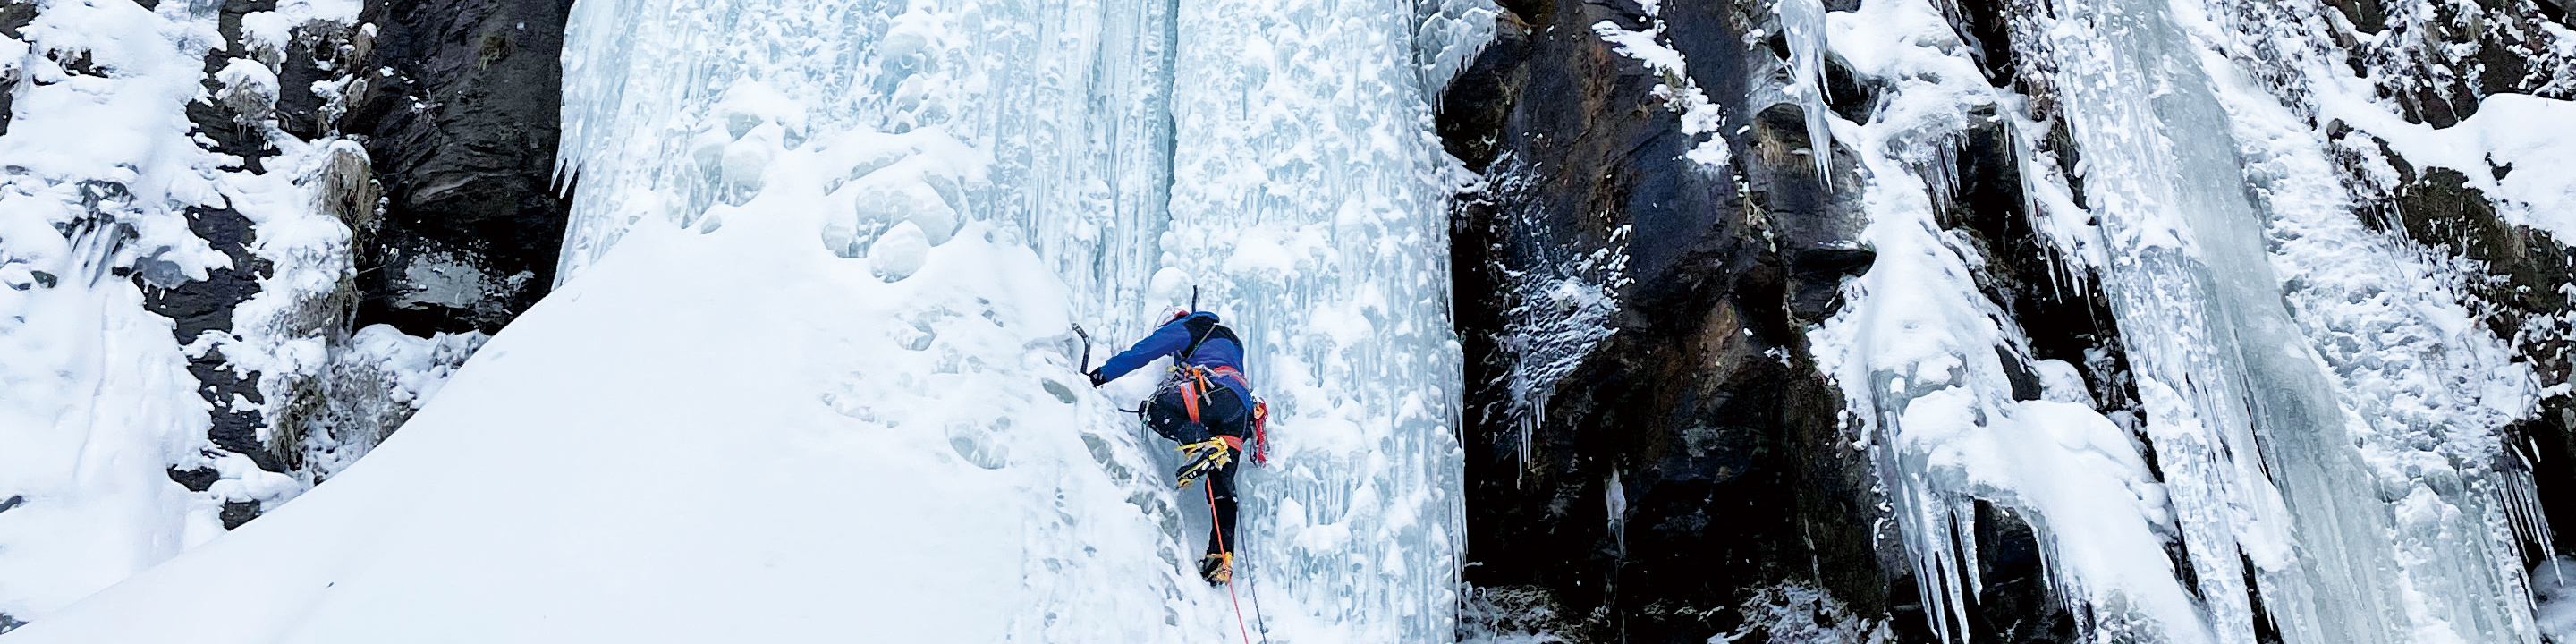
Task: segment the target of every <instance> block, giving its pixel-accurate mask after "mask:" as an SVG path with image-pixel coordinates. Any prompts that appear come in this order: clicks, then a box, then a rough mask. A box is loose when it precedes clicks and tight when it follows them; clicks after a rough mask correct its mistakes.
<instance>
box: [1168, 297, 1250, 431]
mask: <svg viewBox="0 0 2576 644" xmlns="http://www.w3.org/2000/svg"><path fill="white" fill-rule="evenodd" d="M1220 337H1221V338H1225V339H1227V340H1232V341H1234V344H1235V346H1238V347H1240V346H1243V340H1242V339H1240V338H1236V337H1234V330H1233V329H1228V328H1226V327H1225V326H1224V325H1221V324H1217V323H1215V322H1209V323H1207V327H1206V328H1204V329H1200V330H1198V332H1196V333H1193V334H1191V336H1190V345H1189V346H1187V347H1183V348H1181V356H1180V360H1176V361H1174V364H1176V365H1183V366H1176V367H1174V373H1173V374H1172V378H1173V379H1175V380H1177V381H1179V383H1180V387H1181V400H1182V402H1183V404H1184V405H1187V406H1188V408H1189V412H1190V422H1193V423H1197V422H1199V402H1200V401H1202V400H1204V399H1206V397H1207V395H1208V393H1209V392H1211V391H1214V390H1215V389H1216V387H1217V386H1218V385H1217V384H1216V383H1215V382H1214V380H1215V379H1216V378H1233V379H1234V381H1235V382H1236V383H1240V384H1242V385H1243V389H1244V391H1251V390H1252V379H1251V378H1248V377H1245V376H1244V375H1243V372H1241V371H1236V370H1234V369H1232V368H1228V367H1205V366H1198V365H1189V364H1187V362H1188V360H1189V359H1190V356H1191V355H1193V354H1196V353H1198V350H1199V344H1201V343H1204V342H1207V341H1208V340H1209V339H1210V338H1220ZM1251 402H1252V446H1251V447H1250V448H1248V450H1247V451H1250V452H1252V464H1254V465H1264V466H1266V465H1269V464H1270V436H1269V432H1268V431H1267V430H1268V425H1269V424H1270V403H1269V402H1268V401H1264V400H1262V399H1261V397H1260V396H1253V397H1252V401H1251Z"/></svg>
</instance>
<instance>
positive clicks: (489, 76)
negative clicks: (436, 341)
mask: <svg viewBox="0 0 2576 644" xmlns="http://www.w3.org/2000/svg"><path fill="white" fill-rule="evenodd" d="M567 5H568V3H564V2H561V1H560V0H433V1H429V2H417V3H410V2H403V3H385V2H370V3H368V6H367V9H366V12H365V13H364V14H362V15H361V17H360V20H361V22H364V23H368V24H373V25H375V26H376V27H377V29H378V35H377V36H376V38H375V44H374V47H373V50H372V52H371V55H370V56H369V57H367V58H366V59H365V60H363V61H361V62H360V63H359V69H360V70H362V71H367V72H370V73H369V74H366V75H367V76H370V77H371V81H370V82H371V83H372V85H371V88H370V90H369V91H368V93H367V94H366V95H365V96H364V98H362V99H360V100H357V101H355V102H354V104H352V105H351V106H350V108H349V113H348V115H347V117H346V121H345V123H344V125H345V129H346V131H348V132H350V133H351V134H357V135H363V136H365V137H366V145H367V152H368V154H369V156H371V157H372V158H373V159H374V161H375V168H376V171H377V172H378V173H379V174H380V176H382V177H383V181H384V196H385V202H384V219H383V223H382V226H381V229H380V230H378V231H377V233H376V235H375V236H374V238H373V239H371V240H369V241H368V242H366V243H363V244H361V246H360V248H359V251H358V266H359V271H360V274H359V277H358V288H359V289H360V290H361V291H362V292H363V294H364V295H363V296H362V297H361V298H360V299H359V302H358V313H357V320H358V324H359V325H360V326H364V325H367V324H375V323H386V324H392V325H394V326H396V327H398V328H401V329H402V330H403V331H405V332H407V333H411V334H414V335H427V334H430V333H432V332H461V331H472V330H481V331H484V332H486V333H489V332H493V331H498V330H499V329H500V327H501V325H502V324H503V323H506V322H508V321H509V320H510V318H511V317H513V316H516V315H517V314H518V312H519V311H523V310H526V309H527V307H528V306H530V305H532V304H535V303H536V300H537V299H538V298H539V297H542V296H544V295H545V293H546V291H547V289H548V287H549V286H550V285H552V284H553V282H554V268H555V257H556V255H557V253H558V250H559V247H560V246H561V245H562V243H563V231H564V221H565V217H566V214H567V213H568V212H569V209H570V206H571V200H570V199H569V193H559V192H558V191H556V190H555V189H554V187H553V185H552V183H553V176H554V156H555V143H556V139H557V135H558V129H559V127H560V126H559V124H558V121H559V119H560V118H561V109H562V106H561V94H562V80H561V73H562V70H561V67H560V65H559V63H558V61H559V56H560V52H561V51H562V49H563V26H564V14H565V11H566V10H567V8H568V7H567Z"/></svg>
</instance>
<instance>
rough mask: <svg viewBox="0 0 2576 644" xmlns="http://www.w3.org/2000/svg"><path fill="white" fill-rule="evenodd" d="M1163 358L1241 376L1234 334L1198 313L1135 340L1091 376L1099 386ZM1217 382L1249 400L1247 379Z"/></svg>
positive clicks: (1238, 344) (1239, 344) (1208, 315)
mask: <svg viewBox="0 0 2576 644" xmlns="http://www.w3.org/2000/svg"><path fill="white" fill-rule="evenodd" d="M1163 356H1173V357H1174V359H1175V360H1178V361H1179V363H1180V364H1182V365H1194V366H1201V367H1208V368H1211V369H1218V370H1220V373H1222V372H1223V371H1233V372H1235V373H1236V374H1240V373H1242V372H1243V341H1242V340H1239V339H1236V338H1235V337H1234V330H1232V329H1228V328H1226V327H1225V325H1223V324H1218V323H1217V320H1216V314H1215V313H1209V312H1206V311H1200V312H1197V313H1192V314H1189V315H1185V316H1182V317H1179V318H1176V319H1173V320H1172V321H1170V322H1165V323H1163V326H1162V327H1161V328H1157V329H1154V333H1153V335H1148V336H1145V339H1143V340H1137V341H1136V346H1133V347H1129V348H1128V349H1127V351H1125V352H1123V353H1120V354H1118V356H1117V357H1113V358H1110V359H1109V361H1108V362H1104V363H1101V365H1100V371H1098V372H1097V373H1095V374H1094V376H1095V378H1097V379H1098V380H1099V381H1101V382H1107V381H1110V380H1116V379H1118V377H1119V376H1124V375H1127V372H1130V371H1135V370H1136V369H1137V368H1138V367H1143V366H1145V363H1148V362H1153V361H1154V359H1155V358H1160V357H1163ZM1216 381H1217V382H1219V383H1223V384H1224V385H1225V388H1227V389H1232V390H1234V393H1235V395H1236V396H1240V398H1238V400H1247V401H1248V400H1252V383H1251V380H1250V379H1249V378H1248V377H1243V376H1237V377H1231V378H1217V379H1216Z"/></svg>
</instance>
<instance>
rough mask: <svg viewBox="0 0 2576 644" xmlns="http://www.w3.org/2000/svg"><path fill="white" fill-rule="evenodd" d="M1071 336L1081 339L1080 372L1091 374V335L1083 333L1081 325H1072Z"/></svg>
mask: <svg viewBox="0 0 2576 644" xmlns="http://www.w3.org/2000/svg"><path fill="white" fill-rule="evenodd" d="M1073 335H1074V336H1076V337H1080V338H1082V372H1083V373H1091V334H1089V333H1084V332H1083V331H1082V325H1080V324H1076V325H1073Z"/></svg>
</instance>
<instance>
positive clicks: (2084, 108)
mask: <svg viewBox="0 0 2576 644" xmlns="http://www.w3.org/2000/svg"><path fill="white" fill-rule="evenodd" d="M2068 10H2069V13H2068V15H2067V16H2066V17H2065V18H2064V19H2063V20H2064V23H2063V24H2061V25H2060V26H2059V28H2057V29H2054V30H2052V31H2051V32H2050V33H2051V35H2052V37H2053V39H2054V40H2053V42H2052V45H2053V46H2054V48H2055V50H2056V52H2055V53H2056V55H2057V56H2059V60H2058V61H2057V62H2058V64H2059V65H2060V66H2061V68H2062V70H2063V73H2062V74H2061V75H2060V76H2059V77H2058V83H2059V84H2060V88H2061V90H2062V91H2063V94H2064V97H2065V108H2064V109H2065V111H2066V114H2067V115H2068V119H2069V121H2070V124H2071V125H2072V126H2073V130H2074V132H2075V136H2076V138H2077V140H2078V141H2079V142H2080V143H2081V144H2082V146H2083V149H2084V150H2085V163H2086V164H2087V165H2088V166H2089V167H2090V168H2091V169H2090V171H2089V172H2087V173H2085V177H2086V179H2087V181H2086V185H2085V189H2086V191H2087V195H2088V196H2089V197H2091V205H2092V212H2093V213H2094V214H2096V215H2098V216H2100V217H2101V220H2102V223H2103V227H2104V235H2105V236H2106V237H2107V238H2108V240H2109V242H2110V248H2109V250H2108V252H2109V253H2110V254H2111V259H2110V260H2109V261H2108V265H2107V266H2102V267H2099V269H2100V270H2101V272H2102V273H2103V275H2104V277H2103V279H2104V281H2105V285H2106V286H2107V287H2108V290H2109V292H2110V294H2111V300H2112V306H2113V309H2114V312H2115V313H2116V314H2117V315H2118V317H2119V318H2120V319H2121V321H2122V329H2123V338H2122V339H2123V341H2124V342H2125V343H2126V344H2127V346H2129V347H2130V348H2131V351H2132V352H2131V354H2130V355H2131V360H2132V365H2133V367H2134V368H2135V370H2136V377H2137V379H2138V386H2139V390H2140V394H2141V396H2142V398H2143V399H2144V400H2143V401H2142V402H2143V403H2144V404H2145V406H2146V421H2147V426H2146V432H2147V433H2148V435H2149V436H2150V437H2151V438H2152V439H2153V440H2154V442H2155V446H2156V450H2157V453H2158V455H2159V457H2160V460H2161V462H2162V465H2163V469H2164V473H2165V475H2166V482H2167V485H2168V487H2169V489H2170V490H2171V492H2172V498H2173V502H2174V510H2175V512H2176V515H2177V517H2176V518H2177V520H2178V522H2179V525H2180V528H2181V532H2182V535H2183V541H2184V544H2185V546H2186V547H2187V549H2188V551H2189V552H2190V555H2191V560H2190V561H2189V565H2191V566H2192V567H2193V568H2194V569H2195V570H2196V572H2197V578H2198V579H2199V581H2200V584H2201V588H2200V591H2201V596H2202V597H2203V598H2204V600H2205V601H2206V602H2207V605H2206V607H2207V610H2208V612H2209V616H2210V620H2211V623H2212V625H2213V626H2215V627H2216V631H2217V633H2218V635H2219V638H2220V641H2222V642H2231V643H2233V642H2252V641H2253V638H2254V629H2255V627H2256V625H2255V619H2256V616H2255V614H2254V608H2255V607H2254V606H2252V605H2250V604H2249V603H2248V602H2247V601H2246V598H2247V589H2246V588H2244V583H2245V581H2244V580H2246V579H2248V578H2250V579H2253V580H2254V581H2255V583H2256V584H2257V585H2258V586H2259V598H2260V599H2261V601H2262V606H2261V607H2262V608H2263V609H2264V610H2265V612H2266V613H2267V616H2268V617H2269V618H2270V619H2271V620H2272V621H2273V622H2274V623H2276V624H2278V626H2279V629H2280V632H2282V633H2283V634H2284V636H2285V637H2289V638H2292V639H2291V641H2294V642H2319V643H2323V642H2408V641H2464V642H2531V641H2536V635H2535V634H2534V632H2533V630H2532V626H2531V624H2530V617H2529V612H2528V610H2527V605H2526V603H2525V601H2524V600H2523V599H2522V598H2523V597H2524V594H2523V590H2522V580H2521V579H2520V576H2521V575H2520V570H2519V565H2518V562H2512V561H2506V560H2504V559H2510V558H2511V557H2512V556H2513V552H2514V550H2513V547H2514V546H2513V543H2512V541H2511V539H2510V537H2509V536H2507V535H2505V534H2504V533H2503V532H2502V529H2503V526H2504V521H2503V518H2502V516H2501V514H2500V513H2499V510H2498V508H2497V507H2495V506H2496V504H2495V503H2494V501H2493V498H2492V495H2493V494H2494V493H2495V490H2496V485H2495V483H2494V482H2492V481H2488V480H2486V479H2485V478H2484V477H2483V476H2482V475H2481V474H2480V472H2481V471H2482V470H2481V468H2485V467H2490V466H2491V464H2492V463H2493V462H2494V460H2493V453H2492V451H2491V450H2492V448H2491V447H2490V448H2487V449H2488V450H2489V451H2488V452H2487V457H2488V458H2487V460H2486V461H2484V462H2477V461H2474V460H2472V459H2457V460H2453V461H2451V462H2450V463H2447V464H2444V465H2442V466H2440V467H2437V468H2431V470H2437V471H2427V470H2422V469H2419V470H2417V472H2416V473H2415V474H2414V475H2412V476H2395V477H2391V476H2388V475H2386V474H2385V473H2382V472H2380V471H2378V470H2374V464H2373V463H2372V462H2371V461H2372V460H2374V458H2375V455H2374V454H2373V453H2372V452H2371V451H2369V450H2371V449H2372V448H2373V446H2374V443H2373V441H2372V440H2370V437H2371V435H2373V434H2374V433H2375V430H2374V429H2373V428H2372V427H2371V426H2370V424H2369V423H2367V422H2365V421H2363V420H2362V418H2361V416H2360V415H2359V414H2357V413H2356V410H2355V404H2356V403H2355V402H2353V401H2351V400H2348V399H2347V393H2346V392H2345V391H2344V390H2343V389H2342V388H2340V387H2339V385H2338V382H2337V381H2336V380H2335V378H2334V377H2332V376H2331V375H2330V374H2328V373H2326V372H2324V371H2321V370H2320V369H2319V366H2320V365H2321V363H2322V362H2325V361H2323V360H2321V359H2320V357H2319V356H2318V355H2317V354H2316V353H2315V351H2314V350H2313V349H2312V348H2311V345H2310V342H2309V339H2308V337H2307V336H2306V335H2304V334H2303V330H2302V327H2301V326H2300V324H2299V323H2298V322H2294V321H2293V320H2292V319H2291V317H2290V312H2289V311H2287V310H2285V309H2284V308H2283V306H2282V302H2283V297H2282V293H2283V287H2282V284H2283V282H2282V281H2281V280H2280V279H2279V278H2278V276H2277V275H2276V273H2275V272H2274V268H2273V261H2272V256H2271V255H2270V253H2272V252H2276V251H2275V250H2273V249H2272V248H2271V247H2269V246H2268V245H2267V244H2266V242H2267V240H2269V239H2270V237H2269V236H2268V235H2267V230H2266V226H2267V225H2274V226H2280V225H2284V224H2283V223H2282V222H2290V223H2293V224H2294V223H2298V221H2297V219H2296V218H2295V217H2294V216H2293V215H2295V214H2297V213H2294V212H2291V211H2292V210H2294V209H2317V208H2326V209H2331V208H2332V206H2333V204H2331V203H2326V204H2318V203H2304V202H2301V201H2299V200H2300V199H2303V198H2306V199H2316V198H2317V197H2315V196H2314V195H2313V194H2312V192H2313V191H2308V192H2302V191H2298V190H2292V189H2289V188H2295V187H2297V186H2290V185H2281V181H2282V180H2283V179H2286V178H2288V177H2287V176H2286V175H2283V174H2273V175H2265V174H2264V173H2261V172H2257V173H2255V175H2254V176H2250V177H2249V175H2248V173H2247V172H2246V171H2245V169H2244V163H2245V161H2246V158H2245V157H2244V156H2243V151H2242V150H2240V148H2239V143H2238V141H2237V139H2236V138H2235V137H2234V136H2232V135H2231V131H2230V128H2228V127H2213V125H2215V124H2235V125H2236V126H2237V127H2239V128H2242V127H2245V125H2244V124H2243V123H2238V120H2240V119H2243V118H2247V116H2246V115H2245V114H2244V113H2243V112H2242V111H2239V112H2234V113H2232V112H2231V111H2230V110H2228V109H2226V108H2225V107H2222V103H2221V98H2220V96H2219V95H2218V93H2219V92H2220V91H2221V89H2223V88H2225V87H2227V86H2228V85H2229V83H2232V82H2237V81H2234V80H2233V76H2232V74H2233V73H2234V70H2233V68H2231V67H2228V66H2227V63H2226V62H2224V59H2214V58H2213V57H2210V56H2208V55H2207V54H2206V53H2204V52H2202V51H2200V48H2201V47H2203V46H2205V45H2203V44H2201V43H2198V42H2197V41H2195V40H2194V39H2193V38H2192V37H2191V36H2192V34H2191V33H2189V32H2187V31H2185V30H2184V28H2183V27H2181V26H2179V23H2183V22H2185V21H2188V20H2192V19H2195V18H2196V17H2197V15H2196V14H2192V13H2189V12H2187V11H2177V10H2176V9H2175V8H2173V7H2168V6H2166V5H2163V4H2162V3H2160V2H2156V1H2154V0H2108V1H2088V2H2075V3H2070V6H2069V9H2068ZM2176 13H2182V14H2183V15H2182V16H2181V17H2176V16H2175V15H2174V14H2176ZM2204 64H2209V65H2213V66H2214V70H2213V71H2211V72H2204V71H2203V67H2202V66H2203V65H2204ZM2142 87H2144V88H2153V91H2151V92H2140V91H2137V88H2142ZM2320 174H2322V173H2320ZM2265 179H2270V180H2272V182H2273V183H2272V185H2269V186H2266V184H2265V183H2263V181H2264V180H2265ZM2249 181H2250V182H2252V183H2253V184H2254V185H2257V186H2266V187H2271V188H2274V189H2273V190H2266V191H2262V194H2269V195H2272V196H2271V197H2270V199H2271V200H2272V202H2270V203H2266V202H2264V201H2258V200H2256V198H2255V197H2253V196H2251V195H2249V191H2248V190H2247V188H2246V187H2247V186H2248V185H2249ZM2365 250H2366V249H2365ZM2359 263H2361V264H2364V265H2368V264H2370V261H2369V260H2364V261H2362V262H2359ZM2442 314H2443V313H2442V312H2439V311H2436V312H2430V313H2426V314H2425V315H2434V316H2440V315H2442ZM2150 329H2152V330H2159V331H2157V332H2149V331H2145V330H2150ZM2457 341H2459V342H2460V343H2461V344H2462V346H2463V348H2464V349H2466V350H2465V351H2460V352H2458V356H2457V358H2455V359H2461V360H2463V361H2469V362H2474V361H2475V360H2477V353H2479V351H2478V349H2479V347H2478V343H2479V340H2478V339H2477V338H2476V337H2475V336H2473V335H2472V336H2466V337H2462V338H2457ZM2485 342H2487V343H2490V344H2491V343H2492V342H2493V341H2492V339H2487V340H2486V341H2485ZM2487 353H2489V354H2490V355H2492V354H2495V353H2500V352H2494V351H2488V352H2487ZM2497 362H2498V364H2495V365H2492V367H2493V368H2501V367H2503V366H2504V365H2502V364H2501V361H2500V360H2499V361H2497ZM2491 370H2492V369H2491ZM2508 389H2510V387H2508ZM2473 390H2474V389H2473ZM2504 393H2505V394H2506V395H2503V396H2500V397H2499V398H2501V399H2503V400H2506V401H2511V400H2514V399H2515V397H2514V396H2513V395H2511V393H2512V392H2510V391H2507V392H2504ZM2360 404H2363V405H2368V404H2370V403H2368V402H2367V401H2366V400H2365V401H2363V402H2362V403H2360ZM2490 404H2495V403H2490ZM2502 404H2503V405H2505V406H2507V407H2508V408H2509V409H2508V410H2507V411H2508V413H2519V412H2520V411H2521V410H2520V409H2510V407H2511V406H2512V405H2513V403H2511V402H2504V403H2502ZM2520 404H2521V405H2526V406H2527V405H2528V404H2529V401H2528V394H2525V395H2524V396H2523V397H2522V398H2521V403H2520ZM2482 416H2483V417H2482ZM2493 416H2494V414H2484V415H2481V414H2461V415H2458V416H2456V417H2454V418H2453V419H2451V422H2456V423H2457V424H2459V425H2460V426H2459V427H2455V428H2452V430H2453V431H2454V432H2456V433H2457V434H2459V435H2458V436H2455V437H2450V438H2448V439H2446V440H2448V441H2450V442H2451V443H2452V444H2456V445H2467V446H2470V447H2469V449H2468V450H2466V451H2468V452H2470V453H2472V454H2474V453H2475V452H2476V451H2477V449H2476V446H2477V445H2478V444H2479V443H2481V442H2484V443H2489V444H2491V443H2493V442H2494V441H2493V438H2492V433H2493V432H2494V431H2495V429H2496V425H2500V423H2495V422H2494V420H2495V419H2494V418H2493ZM2357 443H2358V444H2360V446H2359V447H2355V445H2356V444H2357ZM2240 557H2241V559H2240ZM2247 563H2250V564H2251V565H2252V566H2253V569H2252V570H2251V571H2250V574H2249V572H2248V571H2247V570H2246V568H2245V567H2244V566H2245V564H2247Z"/></svg>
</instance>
